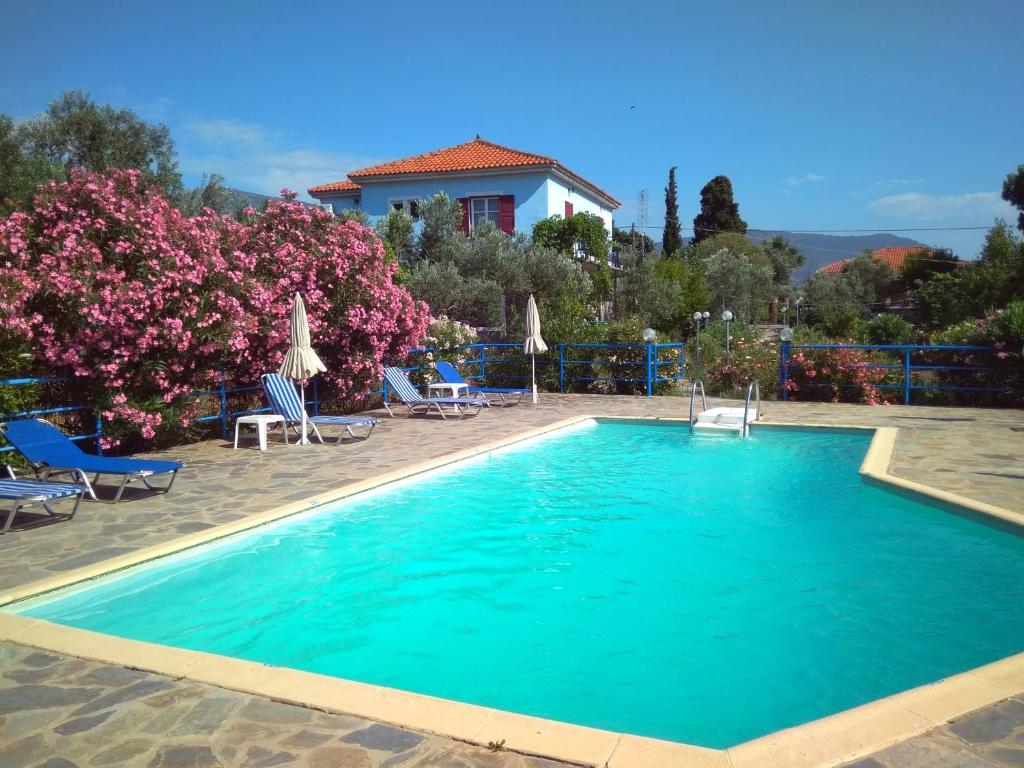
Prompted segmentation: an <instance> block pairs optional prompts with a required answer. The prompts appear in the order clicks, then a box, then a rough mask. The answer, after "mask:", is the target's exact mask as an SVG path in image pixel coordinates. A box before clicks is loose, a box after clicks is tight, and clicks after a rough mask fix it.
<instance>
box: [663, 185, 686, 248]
mask: <svg viewBox="0 0 1024 768" xmlns="http://www.w3.org/2000/svg"><path fill="white" fill-rule="evenodd" d="M661 245H662V250H663V251H664V252H665V254H666V255H668V256H672V257H674V256H676V255H678V253H679V252H680V251H681V250H682V248H683V232H682V229H681V228H680V226H679V201H678V199H677V190H676V168H675V166H672V167H671V168H669V169H668V186H667V187H665V229H664V231H663V233H662V239H661Z"/></svg>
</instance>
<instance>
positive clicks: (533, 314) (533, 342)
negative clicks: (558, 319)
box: [523, 293, 548, 405]
mask: <svg viewBox="0 0 1024 768" xmlns="http://www.w3.org/2000/svg"><path fill="white" fill-rule="evenodd" d="M547 351H548V345H547V344H545V343H544V339H542V338H541V337H540V313H539V312H538V311H537V302H536V301H534V299H533V294H532V293H531V294H530V300H529V301H528V302H527V303H526V340H525V341H523V354H524V355H529V356H530V375H531V379H532V380H533V404H534V405H536V404H537V358H536V355H542V354H544V353H545V352H547Z"/></svg>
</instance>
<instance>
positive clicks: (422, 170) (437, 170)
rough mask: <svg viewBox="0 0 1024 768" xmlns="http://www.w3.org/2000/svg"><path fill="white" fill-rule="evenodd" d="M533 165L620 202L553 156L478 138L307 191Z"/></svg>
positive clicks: (613, 203) (348, 188)
mask: <svg viewBox="0 0 1024 768" xmlns="http://www.w3.org/2000/svg"><path fill="white" fill-rule="evenodd" d="M505 168H509V169H534V170H550V171H553V172H555V173H558V174H561V175H563V176H566V177H568V178H569V179H571V180H572V181H575V182H577V183H579V184H580V185H582V186H585V187H588V188H590V189H591V190H593V192H595V193H597V195H598V196H599V197H602V198H605V199H606V200H607V201H608V202H609V203H610V204H611V206H612V207H613V208H617V207H618V206H619V205H620V202H619V201H618V200H616V199H615V198H614V197H612V196H611V195H610V194H608V193H607V192H605V191H604V190H603V189H601V188H600V187H598V186H597V185H595V184H593V183H591V182H589V181H587V180H586V179H584V178H583V177H582V176H580V175H579V174H577V173H575V172H574V171H572V170H570V169H569V168H567V167H566V166H564V165H562V164H561V163H560V162H558V161H557V160H555V159H554V158H553V157H547V156H545V155H537V154H534V153H532V152H524V151H522V150H518V149H512V148H511V147H504V146H502V145H500V144H495V143H493V142H490V141H487V140H485V139H481V138H480V136H479V135H477V137H476V138H475V139H472V140H470V141H467V142H465V143H464V144H457V145H455V146H454V147H446V148H444V149H438V150H434V151H433V152H426V153H424V154H422V155H415V156H413V157H406V158H402V159H400V160H393V161H391V162H388V163H380V164H379V165H372V166H370V167H369V168H361V169H360V170H357V171H352V172H351V173H349V174H348V178H349V180H348V181H335V182H331V183H329V184H320V185H317V186H315V187H310V188H309V193H310V194H311V195H313V194H316V193H318V192H342V191H355V190H358V189H359V188H360V187H359V185H358V184H357V183H354V182H356V181H370V180H375V179H382V178H392V177H395V176H411V175H420V174H422V175H428V176H434V175H437V174H448V173H471V172H473V171H492V170H500V169H505Z"/></svg>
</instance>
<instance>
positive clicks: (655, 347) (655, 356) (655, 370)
mask: <svg viewBox="0 0 1024 768" xmlns="http://www.w3.org/2000/svg"><path fill="white" fill-rule="evenodd" d="M658 354H659V352H658V345H657V344H655V345H654V383H655V384H657V383H658Z"/></svg>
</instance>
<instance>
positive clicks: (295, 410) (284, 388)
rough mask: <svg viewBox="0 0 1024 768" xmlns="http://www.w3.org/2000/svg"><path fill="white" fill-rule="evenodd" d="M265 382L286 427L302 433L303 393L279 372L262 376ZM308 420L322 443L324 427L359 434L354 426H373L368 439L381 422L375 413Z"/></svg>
mask: <svg viewBox="0 0 1024 768" xmlns="http://www.w3.org/2000/svg"><path fill="white" fill-rule="evenodd" d="M260 382H261V383H262V384H263V391H264V392H265V393H266V395H267V400H268V401H269V402H270V408H271V410H272V411H273V412H274V413H277V414H280V415H281V416H284V419H285V424H286V426H285V429H287V428H288V427H292V428H293V429H295V430H296V432H298V431H299V430H301V429H302V411H303V408H304V407H305V406H304V405H303V403H302V401H301V400H300V398H299V392H298V390H296V389H295V384H294V383H293V382H291V381H289V380H288V379H286V378H285V377H284V376H282V375H281V374H279V373H265V374H263V375H262V376H261V377H260ZM306 423H307V424H309V425H310V426H312V427H313V434H314V435H316V438H317V440H319V441H320V442H321V443H322V442H323V441H324V439H323V437H321V435H320V430H319V429H317V425H318V424H319V425H320V426H336V427H344V428H345V432H346V433H348V435H349V437H357V436H356V434H355V433H354V432H352V427H369V428H370V429H369V431H368V432H367V433H366V434H365V435H363V437H362V439H363V440H365V439H366V438H368V437H369V436H370V435H371V434H372V433H373V428H374V427H375V426H377V425H378V424H380V419H375V418H374V417H372V416H307V417H306ZM343 437H344V434H341V435H338V440H337V442H338V443H339V444H340V443H341V440H342V438H343Z"/></svg>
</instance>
